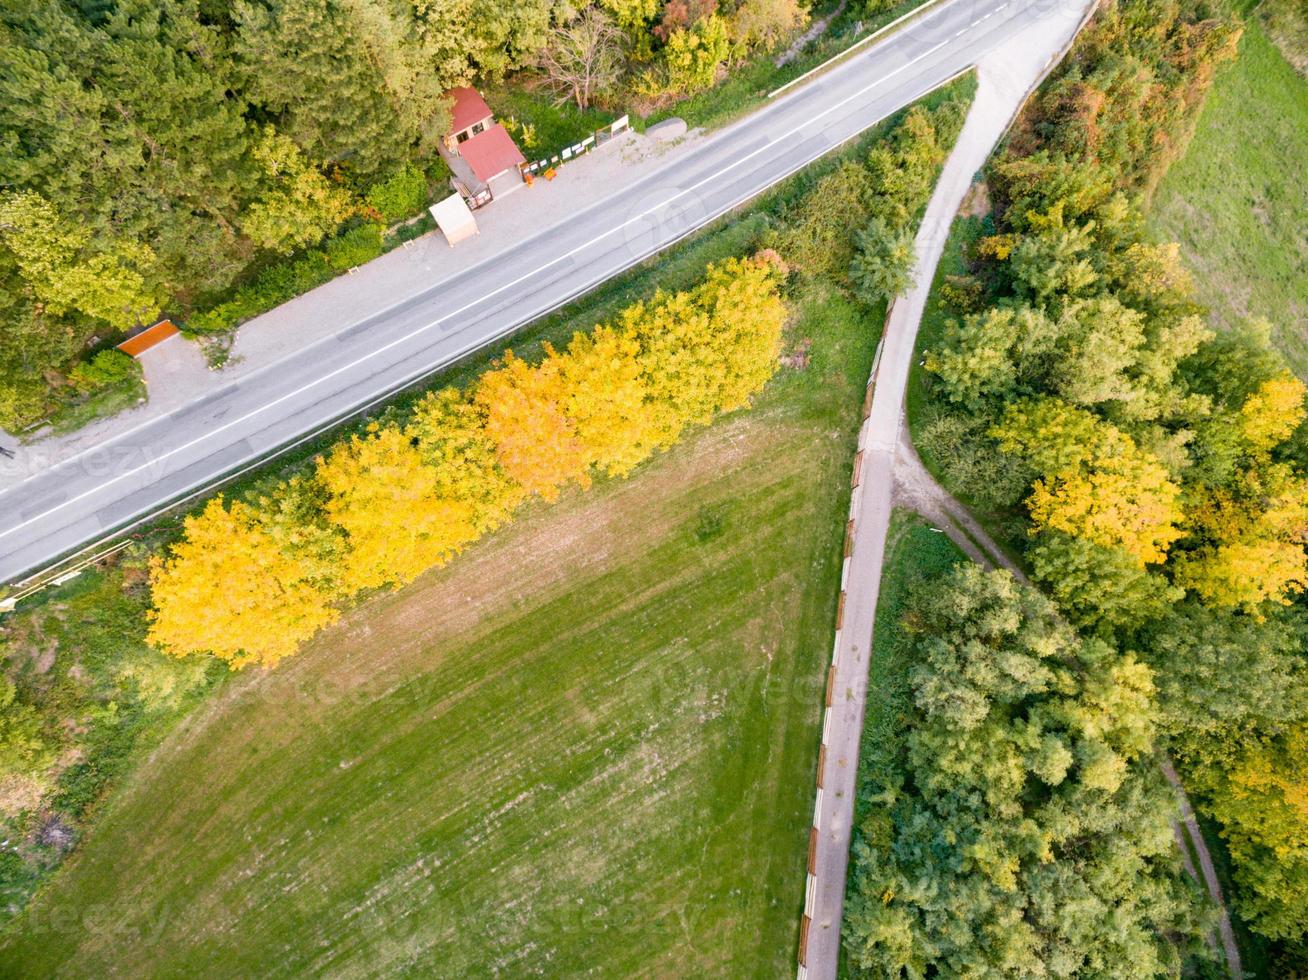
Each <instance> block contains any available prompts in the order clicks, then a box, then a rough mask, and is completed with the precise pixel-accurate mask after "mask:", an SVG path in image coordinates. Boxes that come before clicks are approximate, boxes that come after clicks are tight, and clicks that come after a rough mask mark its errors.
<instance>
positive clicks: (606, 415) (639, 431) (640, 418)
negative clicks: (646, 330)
mask: <svg viewBox="0 0 1308 980" xmlns="http://www.w3.org/2000/svg"><path fill="white" fill-rule="evenodd" d="M560 369H561V372H562V377H563V383H564V385H565V387H566V388H567V391H568V399H567V403H566V411H567V415H568V418H569V419H570V420H571V421H572V424H573V427H574V431H575V432H576V435H577V439H578V441H579V442H580V443H581V445H582V446H583V447H584V450H585V453H586V458H587V462H588V464H589V465H592V466H595V467H597V468H599V469H601V470H603V471H604V472H606V473H608V475H609V476H626V475H627V474H628V473H630V472H631V471H632V469H633V468H634V467H635V466H636V464H637V463H639V462H641V460H643V459H645V457H647V456H648V455H649V454H650V453H652V452H653V451H654V450H655V449H657V448H659V447H660V445H661V443H660V429H659V426H658V414H657V412H656V411H655V408H654V405H653V404H652V403H651V401H650V398H649V388H648V386H647V385H646V382H645V375H644V372H643V371H642V363H641V358H640V344H639V343H638V342H637V341H636V339H635V338H634V337H633V336H631V335H630V334H629V333H618V332H617V331H615V330H613V329H611V328H609V327H603V326H601V327H596V328H595V330H594V331H593V332H592V333H589V334H583V333H577V334H573V336H572V342H571V343H569V344H568V352H567V355H566V356H565V357H562V358H560Z"/></svg>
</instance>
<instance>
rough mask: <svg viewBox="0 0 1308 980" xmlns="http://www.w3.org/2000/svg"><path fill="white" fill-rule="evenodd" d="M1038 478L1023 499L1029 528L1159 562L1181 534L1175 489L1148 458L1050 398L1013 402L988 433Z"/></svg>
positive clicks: (1104, 426) (1122, 436) (1126, 439)
mask: <svg viewBox="0 0 1308 980" xmlns="http://www.w3.org/2000/svg"><path fill="white" fill-rule="evenodd" d="M991 434H992V435H993V436H994V437H995V438H996V439H998V440H999V444H1000V447H1001V448H1002V449H1003V450H1004V451H1005V452H1009V453H1018V454H1020V455H1022V456H1023V457H1024V458H1026V459H1027V460H1028V461H1029V462H1030V463H1031V464H1032V465H1033V466H1035V468H1036V469H1037V470H1039V471H1040V472H1041V473H1042V474H1043V476H1042V477H1041V479H1039V480H1037V481H1036V482H1035V485H1034V486H1033V487H1032V490H1031V495H1030V497H1028V498H1027V508H1028V510H1029V512H1030V514H1031V520H1032V522H1033V524H1034V527H1033V528H1032V531H1031V533H1032V534H1038V533H1039V532H1040V531H1041V530H1043V529H1046V528H1048V529H1051V530H1055V531H1063V532H1064V533H1066V534H1071V535H1073V536H1075V537H1079V538H1085V539H1087V540H1089V541H1093V542H1094V543H1095V544H1099V545H1103V546H1104V547H1108V548H1121V549H1123V550H1124V551H1126V552H1127V553H1128V554H1130V555H1131V556H1132V557H1134V558H1135V560H1136V561H1137V562H1138V563H1139V564H1140V565H1141V566H1143V565H1146V564H1151V563H1156V562H1161V561H1163V560H1164V559H1166V557H1167V551H1168V548H1169V547H1170V546H1171V545H1172V543H1173V542H1175V541H1176V540H1177V539H1178V538H1180V537H1181V536H1182V532H1181V531H1180V530H1179V529H1178V528H1177V526H1176V525H1177V523H1178V522H1179V521H1180V519H1181V517H1182V513H1181V508H1180V504H1179V498H1180V494H1181V488H1180V487H1179V486H1177V485H1176V483H1175V482H1173V481H1172V479H1171V476H1170V474H1169V473H1168V470H1167V468H1166V467H1165V466H1163V464H1162V463H1161V462H1159V460H1158V458H1157V457H1156V456H1154V455H1153V454H1152V453H1149V452H1146V451H1145V450H1143V449H1141V448H1140V447H1139V446H1137V445H1136V444H1135V442H1134V441H1133V440H1132V439H1131V437H1130V436H1128V435H1127V434H1126V433H1124V432H1122V431H1121V430H1120V429H1118V428H1117V427H1116V426H1113V425H1110V424H1108V423H1107V422H1103V421H1101V420H1100V419H1098V418H1096V417H1095V416H1094V415H1092V414H1091V413H1089V412H1087V411H1085V410H1084V409H1080V408H1076V407H1074V406H1072V405H1068V404H1067V403H1065V402H1062V401H1059V400H1058V399H1053V398H1048V399H1041V400H1039V401H1035V402H1018V403H1016V404H1014V405H1012V406H1010V407H1009V409H1008V411H1007V412H1005V414H1004V418H1003V420H1002V422H1001V423H1000V424H999V425H998V426H996V427H995V428H994V429H993V430H992V433H991Z"/></svg>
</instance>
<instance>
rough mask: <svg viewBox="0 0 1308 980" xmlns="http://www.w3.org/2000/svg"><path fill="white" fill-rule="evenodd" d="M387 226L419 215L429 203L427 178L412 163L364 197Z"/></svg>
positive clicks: (370, 189) (374, 185)
mask: <svg viewBox="0 0 1308 980" xmlns="http://www.w3.org/2000/svg"><path fill="white" fill-rule="evenodd" d="M364 200H366V201H367V202H368V206H369V207H371V208H373V209H375V210H376V211H377V213H378V214H380V215H381V216H382V220H383V221H385V222H386V223H387V224H392V223H393V222H396V221H399V220H400V219H401V218H407V217H410V216H411V215H414V214H417V213H418V212H419V211H421V210H422V206H423V204H425V203H426V201H427V178H426V177H424V176H423V174H422V171H420V170H419V169H418V168H417V167H415V166H414V165H413V164H411V163H406V164H405V165H404V167H403V169H401V170H400V171H399V172H398V173H396V174H393V175H392V176H390V177H387V178H386V179H385V180H383V181H380V182H378V183H376V184H373V185H372V186H371V187H369V188H368V192H367V193H366V194H365V195H364Z"/></svg>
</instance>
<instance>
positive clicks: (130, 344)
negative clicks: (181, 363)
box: [118, 320, 178, 357]
mask: <svg viewBox="0 0 1308 980" xmlns="http://www.w3.org/2000/svg"><path fill="white" fill-rule="evenodd" d="M177 332H178V330H177V328H176V327H175V326H173V322H172V321H171V320H160V321H159V322H158V323H156V324H155V325H154V326H153V327H148V328H146V329H145V330H142V331H141V332H140V333H138V334H137V335H136V336H134V337H130V338H128V339H127V340H124V341H123V342H122V343H121V344H119V345H118V349H119V350H120V351H122V352H123V353H124V354H130V355H131V356H132V357H136V356H138V355H139V354H140V353H141V352H142V351H147V350H149V349H150V348H151V347H153V346H154V345H155V344H158V343H162V342H163V341H165V340H167V339H168V338H169V337H172V336H173V335H174V334H176V333H177Z"/></svg>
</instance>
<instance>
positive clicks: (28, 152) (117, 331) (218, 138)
mask: <svg viewBox="0 0 1308 980" xmlns="http://www.w3.org/2000/svg"><path fill="white" fill-rule="evenodd" d="M892 5H893V4H891V3H890V2H889V0H867V2H866V3H865V5H863V6H862V7H860V8H859V9H860V10H866V11H867V12H875V11H877V10H878V9H880V8H883V7H888V6H892ZM807 18H808V12H807V8H806V7H805V6H803V5H801V4H800V3H798V2H797V0H725V2H723V3H721V4H719V3H718V2H717V0H695V2H689V3H688V2H685V0H668V2H663V0H602V2H599V3H597V4H594V5H591V6H584V5H581V6H579V5H577V4H574V3H568V2H560V0H521V2H514V3H507V4H506V3H498V2H492V0H383V2H364V0H234V2H233V0H14V2H12V3H6V4H4V5H3V10H0V134H3V135H0V427H3V428H6V429H9V430H11V431H12V430H16V429H18V428H22V427H23V426H26V425H28V424H30V423H32V422H34V421H36V420H39V419H41V418H43V417H44V416H46V415H47V414H48V413H49V412H50V411H51V410H52V408H53V407H54V406H55V405H56V404H58V403H59V401H60V399H61V397H66V396H67V395H68V394H70V393H72V392H77V391H86V390H88V389H92V388H94V387H96V386H97V385H103V384H108V383H111V382H113V381H115V380H117V379H119V378H120V377H121V376H122V375H123V374H124V373H125V372H127V370H128V368H127V367H126V366H124V365H116V364H115V363H114V358H113V357H112V356H107V357H102V358H100V359H99V361H98V363H97V364H96V365H95V366H94V368H92V367H90V366H89V365H88V364H87V363H84V362H87V361H88V360H89V358H88V356H87V355H88V353H91V352H93V351H94V350H95V349H96V348H97V345H99V346H103V343H104V342H105V341H107V340H110V339H117V338H119V337H121V335H122V333H123V332H124V331H126V330H129V329H131V328H133V327H135V326H137V325H139V324H142V323H149V322H152V321H153V319H154V318H156V317H157V316H159V315H160V314H161V313H166V314H167V315H170V316H173V317H174V318H177V319H179V320H181V321H182V322H184V323H186V324H187V325H189V326H191V327H192V328H193V329H196V330H214V329H225V328H228V327H231V326H233V325H234V324H235V323H236V322H239V320H240V319H243V318H245V317H248V316H249V315H252V314H253V313H257V312H261V311H262V310H263V309H266V308H268V306H270V305H273V304H275V303H276V302H280V301H283V300H285V299H288V298H290V297H291V296H293V295H295V294H296V293H297V292H300V291H303V290H304V289H307V288H310V287H312V286H314V285H317V284H318V283H319V282H322V281H323V280H324V279H325V278H329V277H330V276H331V275H333V274H335V272H336V271H339V270H341V269H344V268H348V267H349V266H350V265H353V264H358V263H359V262H361V261H365V260H367V259H369V258H372V257H374V256H375V255H377V254H378V253H379V252H380V250H381V245H380V231H381V229H382V228H383V227H384V226H385V224H386V223H388V222H393V221H395V220H397V219H399V218H402V217H407V216H408V215H410V214H413V213H416V212H417V211H419V210H420V209H421V207H422V205H423V204H424V203H425V201H426V195H427V189H428V184H429V183H431V184H433V185H435V184H438V183H439V182H440V179H441V177H442V176H443V172H442V169H441V164H440V161H439V158H438V157H436V156H435V155H434V152H433V151H434V148H435V146H436V143H437V141H438V140H439V139H440V138H441V137H442V136H443V135H444V134H445V131H446V125H447V122H448V118H449V115H448V113H449V105H448V100H447V99H446V97H445V94H444V93H445V92H446V91H447V90H448V89H449V88H450V87H452V86H455V85H459V84H466V83H469V82H472V81H476V82H479V83H480V82H484V81H494V80H497V79H502V78H503V77H504V76H505V75H506V74H508V73H513V72H517V73H518V74H519V75H520V76H521V77H522V78H523V80H524V82H525V83H526V84H529V85H532V86H537V87H539V88H540V90H541V91H543V92H548V93H553V94H554V95H555V96H556V97H557V98H559V99H571V100H574V101H575V102H576V103H577V104H578V105H580V106H582V107H585V106H589V105H592V104H606V105H612V106H619V105H629V104H630V105H637V106H644V107H646V108H652V107H656V106H660V105H666V104H668V103H669V102H672V101H675V100H676V99H678V98H682V97H685V96H687V95H692V94H694V93H696V92H699V91H702V90H704V89H706V88H710V87H712V86H713V85H714V84H715V83H717V82H718V81H719V80H720V79H722V78H723V77H724V76H725V75H726V73H727V72H728V70H729V69H730V68H731V67H732V66H734V65H736V64H738V63H740V62H741V61H743V60H744V59H747V58H750V57H762V56H764V55H765V54H766V52H769V51H771V50H772V49H774V48H775V47H777V46H778V45H779V44H781V43H782V42H783V41H786V40H788V39H789V38H790V37H792V36H793V35H794V34H795V33H796V32H797V31H798V30H799V29H800V28H801V27H802V26H803V25H804V24H805V23H806V21H807ZM324 239H327V243H326V245H324V246H323V247H322V248H315V246H318V245H319V243H322V242H323V241H324ZM306 249H308V250H310V251H308V252H307V253H306V254H305V257H304V258H302V259H300V260H299V261H297V262H295V263H293V264H290V265H287V264H285V263H283V264H281V265H278V264H277V262H278V260H279V259H281V258H283V257H286V256H288V255H291V254H292V253H296V254H300V253H303V252H304V250H306ZM260 274H262V278H260ZM241 284H249V289H247V291H246V292H245V293H243V294H241V295H240V296H239V297H237V300H236V301H234V302H224V301H227V300H228V299H229V293H230V291H231V289H232V287H233V286H234V285H241ZM215 305H217V306H219V309H217V310H216V311H215V312H213V313H210V308H211V307H214V306H215Z"/></svg>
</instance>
